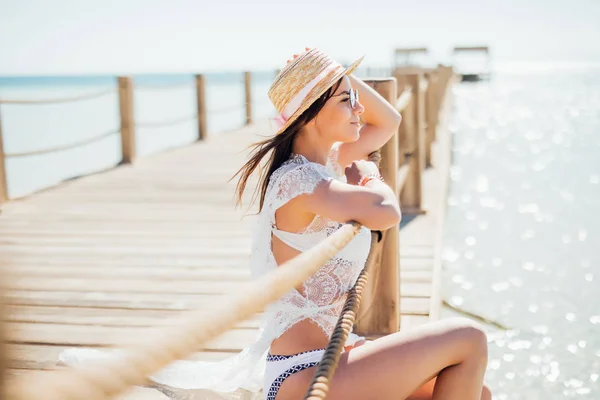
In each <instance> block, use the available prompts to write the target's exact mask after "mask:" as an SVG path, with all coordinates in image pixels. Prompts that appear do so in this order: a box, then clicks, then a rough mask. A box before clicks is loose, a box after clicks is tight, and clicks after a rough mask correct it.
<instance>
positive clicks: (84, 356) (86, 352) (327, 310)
mask: <svg viewBox="0 0 600 400" xmlns="http://www.w3.org/2000/svg"><path fill="white" fill-rule="evenodd" d="M337 149H338V147H337V146H334V147H333V149H332V152H331V154H330V157H329V162H328V164H327V166H324V165H321V164H317V163H313V162H309V161H308V160H307V159H306V158H305V157H303V156H301V155H293V156H292V157H291V158H290V159H289V160H288V161H286V162H285V163H284V164H283V165H282V166H281V167H280V168H278V169H277V170H276V171H275V172H274V173H273V174H272V176H271V178H270V180H269V184H268V188H267V191H266V194H265V201H264V204H263V208H262V210H261V212H260V214H259V217H258V221H257V224H256V228H255V231H254V234H253V240H252V255H251V262H250V268H251V271H252V275H253V276H254V277H258V276H261V275H263V274H265V273H268V272H270V271H272V270H273V269H275V268H277V263H276V261H275V258H274V256H273V252H272V251H271V239H272V234H273V235H275V236H277V237H278V238H279V239H281V240H282V241H283V242H284V243H286V244H288V245H289V246H291V247H293V248H295V249H297V250H299V251H305V250H307V249H309V248H311V247H312V246H314V245H316V244H318V243H319V242H321V241H322V240H323V239H325V238H326V237H327V236H329V235H331V234H332V233H333V232H335V231H336V230H337V229H339V227H340V226H341V225H342V224H341V223H339V222H336V221H332V220H331V219H328V218H326V217H322V216H318V215H317V216H316V217H315V218H314V220H313V221H312V222H311V224H310V225H309V226H308V227H307V228H305V229H304V230H303V231H302V232H299V233H291V232H285V231H281V230H279V229H277V225H276V221H275V212H276V210H277V209H278V208H280V207H281V206H283V205H284V204H286V203H287V202H288V201H290V200H292V199H293V198H295V197H297V196H299V195H302V194H307V193H312V192H313V191H314V190H315V188H316V187H317V185H319V184H320V183H322V182H324V181H328V180H331V179H341V180H345V176H344V174H343V172H342V171H341V168H340V167H339V165H338V164H337ZM369 246H370V232H369V230H368V229H367V228H364V227H363V228H362V229H361V231H360V232H359V234H358V235H357V236H356V237H355V238H354V239H353V240H352V241H351V242H350V243H349V244H348V245H347V246H346V247H345V248H344V249H343V250H342V251H340V252H339V253H338V254H336V255H335V256H334V257H333V258H332V259H331V260H330V261H328V262H327V263H326V264H325V265H324V266H323V267H322V268H320V269H319V271H318V272H317V273H316V274H315V275H313V276H312V277H311V278H309V279H308V280H307V281H306V282H305V283H304V284H303V290H302V293H301V292H299V291H298V290H296V289H292V290H291V291H289V292H288V293H287V294H285V295H284V296H282V297H281V298H280V299H279V300H278V301H276V302H274V303H272V304H270V305H269V306H268V307H267V308H266V309H265V312H264V315H263V318H262V320H261V324H260V329H259V333H258V338H257V340H256V342H255V343H254V344H253V345H251V346H250V347H248V348H246V349H244V350H243V351H242V352H241V353H239V354H237V355H235V356H232V357H230V358H227V359H225V360H223V361H219V362H204V361H176V362H174V363H172V364H171V365H169V366H167V367H166V368H164V369H163V370H161V371H160V372H159V373H157V374H155V375H154V376H152V377H151V380H152V381H153V382H154V383H156V385H153V386H154V387H156V388H157V389H159V390H161V391H162V392H163V393H165V394H166V395H168V396H169V397H171V398H174V399H194V400H196V399H198V400H199V399H206V398H211V399H213V398H215V399H232V400H233V399H259V398H263V396H264V395H262V392H260V390H261V388H262V378H263V375H264V368H265V363H266V353H267V351H268V349H269V346H270V344H271V342H272V341H273V340H274V339H276V338H278V337H279V336H280V335H281V334H283V333H284V332H285V331H286V330H287V329H289V328H290V327H291V326H293V325H294V324H296V323H298V322H300V321H302V320H305V319H309V320H310V321H312V322H314V323H315V324H316V325H317V326H319V327H320V328H321V329H322V330H323V332H325V334H326V335H327V337H330V336H331V334H332V332H333V329H334V327H335V324H336V322H337V319H338V317H339V315H340V312H341V309H342V307H343V304H344V300H345V298H346V293H347V291H348V290H349V289H350V288H351V287H352V286H353V285H354V283H355V282H356V279H357V277H358V275H359V273H360V271H361V270H362V268H363V267H364V263H365V261H366V258H367V255H368V252H369ZM359 339H361V338H360V337H358V336H356V335H354V334H350V336H349V338H348V340H347V342H346V345H350V344H353V343H354V342H356V341H357V340H359ZM106 356H107V355H106V353H100V352H99V351H96V350H92V349H69V350H66V351H65V352H63V353H61V355H60V360H61V361H62V362H63V363H65V364H67V365H71V366H76V365H79V364H80V363H81V362H82V361H85V360H88V359H91V358H95V359H97V358H100V357H106Z"/></svg>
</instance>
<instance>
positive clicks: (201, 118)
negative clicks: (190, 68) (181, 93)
mask: <svg viewBox="0 0 600 400" xmlns="http://www.w3.org/2000/svg"><path fill="white" fill-rule="evenodd" d="M196 107H197V108H198V140H206V138H207V137H208V131H207V130H206V79H205V78H204V75H202V74H198V75H196Z"/></svg>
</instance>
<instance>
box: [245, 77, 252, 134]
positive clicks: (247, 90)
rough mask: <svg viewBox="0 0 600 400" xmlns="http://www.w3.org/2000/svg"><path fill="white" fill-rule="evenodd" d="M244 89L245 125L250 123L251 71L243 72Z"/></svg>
mask: <svg viewBox="0 0 600 400" xmlns="http://www.w3.org/2000/svg"><path fill="white" fill-rule="evenodd" d="M244 90H245V93H246V125H249V124H251V123H252V72H249V71H246V72H244Z"/></svg>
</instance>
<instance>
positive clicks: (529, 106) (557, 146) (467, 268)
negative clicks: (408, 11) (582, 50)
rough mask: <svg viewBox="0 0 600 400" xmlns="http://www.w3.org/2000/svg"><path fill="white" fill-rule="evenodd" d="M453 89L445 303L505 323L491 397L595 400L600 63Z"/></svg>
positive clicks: (491, 371) (493, 352)
mask: <svg viewBox="0 0 600 400" xmlns="http://www.w3.org/2000/svg"><path fill="white" fill-rule="evenodd" d="M453 95H454V113H453V119H452V123H451V130H452V132H453V134H454V144H453V166H452V168H451V172H450V175H451V184H450V193H449V198H448V210H447V219H446V225H445V226H446V231H445V249H444V257H443V259H444V264H443V265H444V276H443V285H444V286H443V295H444V298H445V299H446V300H447V301H448V302H449V303H450V304H452V305H454V306H457V307H459V308H462V309H464V310H467V311H469V312H474V313H476V314H479V315H482V316H485V317H486V318H488V319H491V320H494V321H497V322H499V323H501V324H503V325H505V326H506V327H507V328H508V330H506V331H505V330H500V329H496V328H493V327H491V326H488V327H487V329H488V331H489V336H488V337H489V355H490V357H489V363H488V371H487V374H486V382H487V383H488V384H489V386H490V387H491V388H492V390H493V392H494V393H495V397H494V398H495V399H527V400H535V399H545V400H546V399H563V398H580V399H599V398H600V69H578V70H571V71H569V70H564V69H563V70H560V71H553V70H552V69H551V68H550V69H545V70H540V71H537V72H536V71H529V72H527V73H518V72H515V71H513V72H511V73H498V74H496V75H494V76H493V77H492V80H491V81H490V82H482V83H470V84H469V83H464V84H460V85H458V86H456V87H455V88H454V93H453ZM450 315H456V314H455V313H454V312H451V311H448V310H446V311H444V316H450Z"/></svg>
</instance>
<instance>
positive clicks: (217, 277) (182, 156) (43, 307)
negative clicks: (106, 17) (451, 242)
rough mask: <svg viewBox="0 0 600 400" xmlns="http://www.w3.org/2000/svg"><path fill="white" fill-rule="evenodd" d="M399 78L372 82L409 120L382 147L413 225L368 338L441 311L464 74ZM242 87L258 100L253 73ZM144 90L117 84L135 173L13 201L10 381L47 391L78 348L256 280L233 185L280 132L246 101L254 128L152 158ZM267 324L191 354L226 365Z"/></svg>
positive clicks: (372, 309) (119, 336)
mask: <svg viewBox="0 0 600 400" xmlns="http://www.w3.org/2000/svg"><path fill="white" fill-rule="evenodd" d="M396 72H397V75H395V76H394V78H395V79H394V78H392V79H379V80H370V81H368V83H369V84H370V85H371V86H372V87H374V88H375V89H376V90H377V91H378V92H379V93H380V94H381V95H382V96H384V97H385V98H386V99H387V100H388V101H390V102H391V103H392V104H393V105H394V106H395V107H396V109H397V110H398V111H399V112H400V113H401V114H402V116H403V123H402V124H401V126H400V129H399V131H398V134H397V135H396V136H395V137H394V139H393V140H391V141H390V142H389V143H388V144H387V145H386V146H385V147H384V149H382V166H381V169H382V174H383V175H384V178H385V179H386V181H388V182H390V185H391V186H392V187H393V188H395V190H396V192H397V195H398V197H399V198H400V203H401V205H402V209H403V213H404V214H405V217H404V218H405V220H406V221H405V222H404V224H403V227H402V229H400V230H399V231H398V230H396V229H394V228H391V229H390V230H389V231H386V232H385V233H384V245H383V246H384V248H383V250H382V252H381V253H380V257H379V259H378V260H377V261H376V265H377V268H376V269H375V270H374V271H373V273H372V274H371V277H370V278H369V281H368V288H367V291H366V294H365V296H364V298H363V302H362V303H361V308H360V310H359V313H358V321H357V324H356V331H357V332H358V333H364V334H367V335H368V336H369V337H377V336H381V335H384V334H387V333H390V332H393V331H396V330H398V329H410V328H411V327H414V326H416V325H419V324H423V323H426V322H428V321H430V320H433V319H438V318H439V314H440V307H441V298H440V296H441V293H440V279H441V245H442V232H443V229H442V228H443V221H444V210H445V203H446V190H447V181H448V170H449V165H450V140H449V136H448V132H447V130H446V128H445V121H446V119H445V115H446V113H447V111H448V110H449V107H448V105H447V103H448V101H450V98H449V96H447V95H446V93H447V91H448V87H449V86H450V85H451V84H452V81H453V72H452V68H450V67H445V66H439V67H437V68H435V69H429V70H421V71H416V70H412V71H410V72H408V73H401V72H399V71H396ZM405 72H406V71H405ZM244 82H245V83H244V86H245V89H246V94H245V98H246V100H247V101H249V99H251V96H250V87H251V85H250V75H249V74H246V75H245V81H244ZM196 86H197V89H198V90H197V92H198V95H197V98H198V127H199V134H198V137H199V139H206V138H207V136H208V135H207V132H206V118H207V116H206V115H205V113H206V107H205V104H204V103H205V100H204V91H205V90H204V80H203V77H202V76H198V77H197V78H196ZM133 90H134V87H133V84H132V82H131V81H130V80H129V79H128V78H125V77H124V78H121V79H119V94H120V96H119V98H120V106H121V118H122V121H121V132H120V134H121V137H122V143H123V164H125V165H121V166H120V167H118V168H115V169H112V170H110V171H107V172H104V173H100V174H93V175H90V176H87V177H83V178H80V179H76V180H71V181H68V182H65V183H62V184H60V185H58V186H57V187H55V188H52V189H49V190H44V191H42V192H39V193H37V194H34V195H32V196H29V197H26V198H24V199H21V200H20V201H18V202H11V201H8V202H6V203H4V204H3V210H2V215H1V216H0V251H2V253H3V255H4V257H3V259H2V260H0V263H1V264H0V267H4V268H5V269H6V270H7V272H10V275H11V279H10V280H9V282H7V285H8V291H7V293H6V305H5V309H4V313H5V318H6V323H5V324H4V326H3V327H0V329H2V328H4V331H5V332H6V335H7V340H8V342H9V344H8V345H7V346H6V347H7V348H8V351H9V357H8V372H7V375H8V376H9V377H10V378H11V379H10V380H11V382H12V381H14V380H15V377H16V378H18V379H17V381H18V382H22V383H25V384H26V382H31V383H32V384H35V379H36V378H38V377H44V376H48V375H49V374H53V373H54V372H53V370H55V369H56V368H57V367H56V359H57V355H58V353H59V352H60V351H61V350H62V349H64V348H66V347H69V346H92V347H106V346H115V345H119V344H123V343H125V342H131V341H133V340H135V338H136V337H138V335H144V334H145V333H146V332H148V330H149V329H152V328H153V329H157V328H161V327H164V326H165V325H168V324H169V323H170V321H171V320H172V317H173V316H175V315H177V314H179V313H181V312H182V311H186V310H191V309H197V308H203V307H204V308H209V307H211V305H214V304H216V303H218V302H219V299H223V298H224V297H223V296H228V294H231V293H235V292H236V291H237V290H239V289H240V288H241V287H242V286H243V285H244V284H246V283H247V282H248V281H249V280H250V274H249V271H248V265H247V260H248V257H249V255H250V232H251V227H252V225H253V222H254V217H252V216H251V215H250V216H246V217H244V214H245V211H246V210H236V209H235V208H234V207H233V199H232V194H233V192H234V186H235V183H234V182H228V178H230V177H231V176H232V175H233V173H234V172H235V171H236V170H237V168H238V167H239V166H240V165H242V163H243V161H244V154H243V152H241V151H240V150H241V149H243V148H244V147H245V146H246V145H248V144H250V143H251V142H253V141H255V140H256V137H255V135H254V133H256V132H261V133H265V132H268V131H269V124H268V123H267V122H266V121H259V122H256V121H253V119H252V111H251V110H252V109H251V106H250V105H249V104H247V113H246V123H247V125H246V126H245V127H243V128H240V129H239V130H237V131H235V132H231V133H227V134H221V135H215V136H214V137H211V138H210V139H211V140H201V141H199V142H197V143H195V144H192V145H189V146H187V147H185V148H182V149H179V150H176V151H170V152H168V153H163V154H158V155H154V156H152V159H151V162H149V161H145V160H143V159H141V160H140V159H136V157H135V154H136V151H135V150H136V149H135V140H134V139H133V138H132V137H131V135H132V134H133V132H134V129H135V121H134V115H133V112H132V109H133V105H132V101H133V100H132V99H133V95H132V91H133ZM445 104H446V105H445ZM250 123H252V124H250ZM438 131H439V132H438ZM7 134H9V133H7V132H4V135H5V136H6V135H7ZM0 137H1V136H0ZM0 150H1V147H0ZM2 156H3V154H0V160H3V157H2ZM8 156H11V155H8ZM12 156H16V155H12ZM428 161H429V163H428ZM427 165H430V166H435V168H426V167H427ZM250 189H252V188H250ZM248 199H249V195H248V196H247V197H246V200H248ZM251 211H255V210H251ZM258 318H259V315H257V316H256V317H254V318H251V319H249V320H246V321H239V323H238V325H237V326H236V327H235V329H232V330H230V331H228V332H226V333H224V334H223V335H222V336H221V337H219V338H218V339H216V340H213V341H211V342H208V343H206V344H205V345H204V346H203V348H202V349H198V351H199V352H198V353H196V354H194V355H192V356H191V358H192V359H202V360H216V359H222V358H224V357H228V356H229V355H231V353H232V352H236V351H239V350H241V349H242V348H244V347H245V346H247V345H248V344H250V343H251V342H252V341H253V340H254V339H255V337H256V330H257V329H258ZM157 346H160V344H158V343H157ZM0 366H1V364H0ZM31 378H32V379H33V380H31V381H28V380H27V379H31ZM24 379H25V380H24ZM138 394H139V393H138ZM141 395H143V398H145V399H152V398H155V397H152V396H155V395H156V393H154V394H152V393H149V392H148V391H147V390H146V389H144V390H142V392H141ZM132 396H133V395H132ZM148 396H150V397H148ZM127 398H128V399H130V397H127ZM133 398H134V397H131V399H133Z"/></svg>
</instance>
